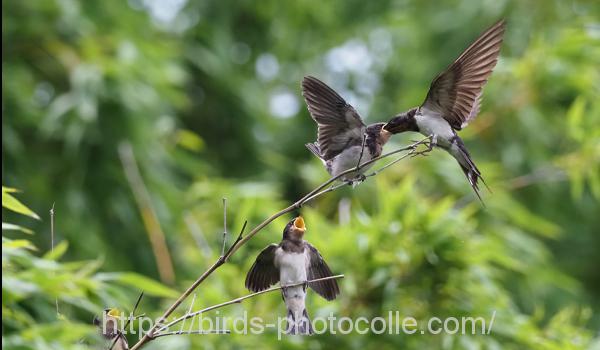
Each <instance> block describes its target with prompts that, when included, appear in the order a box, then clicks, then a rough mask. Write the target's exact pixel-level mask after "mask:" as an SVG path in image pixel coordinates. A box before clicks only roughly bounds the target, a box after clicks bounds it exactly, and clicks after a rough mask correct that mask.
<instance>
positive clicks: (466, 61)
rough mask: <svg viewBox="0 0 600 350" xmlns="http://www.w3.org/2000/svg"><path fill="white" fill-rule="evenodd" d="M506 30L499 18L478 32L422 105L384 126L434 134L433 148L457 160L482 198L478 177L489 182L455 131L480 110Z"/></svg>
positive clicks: (388, 128) (431, 144) (435, 81)
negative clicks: (482, 95) (484, 29)
mask: <svg viewBox="0 0 600 350" xmlns="http://www.w3.org/2000/svg"><path fill="white" fill-rule="evenodd" d="M504 30H505V21H504V20H500V21H499V22H497V23H496V24H494V25H493V26H491V27H490V28H489V29H488V30H486V31H485V32H483V33H482V34H481V35H479V37H478V38H477V40H475V41H474V42H473V43H472V44H471V45H470V46H469V47H467V49H466V50H465V51H464V52H463V53H462V54H461V55H460V56H459V57H458V58H457V59H456V60H455V61H454V62H453V63H452V64H451V65H450V66H449V67H448V68H446V70H444V71H443V72H442V73H440V74H439V75H438V76H437V77H436V78H435V79H433V82H432V83H431V86H430V87H429V92H428V93H427V97H426V98H425V101H424V102H423V104H421V106H419V107H415V108H412V109H410V110H408V111H406V112H403V113H400V114H398V115H396V116H395V117H394V118H392V119H391V120H390V121H389V122H388V123H387V124H386V125H385V126H384V127H383V129H384V130H387V131H389V132H390V133H392V134H397V133H401V132H405V131H416V132H420V133H421V134H423V135H425V136H428V137H431V143H430V147H434V146H435V147H438V148H441V149H443V150H445V151H447V152H448V153H450V154H451V155H452V156H453V157H454V158H455V159H456V160H457V161H458V164H459V165H460V167H461V169H462V171H463V172H464V173H465V176H466V177H467V180H468V181H469V184H470V185H471V187H472V188H473V190H474V191H475V194H476V195H477V197H478V198H479V200H481V196H480V195H479V186H478V180H480V179H481V181H482V182H483V184H484V185H485V186H486V187H487V185H486V184H485V180H484V179H483V177H482V176H481V172H480V171H479V169H478V168H477V166H476V165H475V163H474V162H473V159H472V158H471V155H470V153H469V151H468V150H467V147H466V146H465V143H464V142H463V140H462V139H461V138H460V137H459V136H458V135H457V134H456V132H457V131H460V130H461V129H462V128H464V127H465V126H467V124H468V123H469V122H470V121H472V120H473V119H474V118H475V117H476V116H477V114H478V113H479V109H480V106H481V94H482V91H483V87H484V85H485V83H486V82H487V80H488V78H489V76H490V75H491V74H492V70H493V69H494V67H495V66H496V62H497V61H498V55H499V54H500V46H501V45H502V40H503V36H504Z"/></svg>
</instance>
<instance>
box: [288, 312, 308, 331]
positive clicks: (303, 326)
mask: <svg viewBox="0 0 600 350" xmlns="http://www.w3.org/2000/svg"><path fill="white" fill-rule="evenodd" d="M285 332H286V333H287V334H290V335H311V334H313V328H312V324H311V323H310V318H309V317H308V313H307V312H306V309H304V311H302V317H301V318H300V319H299V320H296V318H295V316H294V313H293V312H292V310H290V309H288V312H287V327H286V331H285Z"/></svg>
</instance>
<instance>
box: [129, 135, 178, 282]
mask: <svg viewBox="0 0 600 350" xmlns="http://www.w3.org/2000/svg"><path fill="white" fill-rule="evenodd" d="M118 151H119V158H120V159H121V164H122V166H123V171H124V172H125V178H126V179H127V182H128V183H129V187H131V191H132V192H133V198H134V200H135V202H136V205H137V207H138V210H139V212H140V216H141V218H142V222H143V224H144V227H145V228H146V232H147V234H148V238H149V240H150V246H151V247H152V253H153V254H154V258H155V259H156V267H157V269H158V274H159V276H160V280H161V281H162V282H164V283H167V284H171V285H172V284H173V283H174V282H175V271H174V269H173V263H172V261H171V253H170V252H169V248H168V246H167V241H166V238H165V233H164V232H163V230H162V228H161V226H160V221H159V220H158V215H157V214H156V210H155V209H154V206H153V204H152V198H151V197H150V192H149V191H148V188H147V187H146V185H145V184H144V180H143V179H142V175H141V173H140V169H139V167H138V164H137V161H136V159H135V154H134V153H133V148H132V147H131V144H130V143H129V142H122V143H121V144H119V147H118Z"/></svg>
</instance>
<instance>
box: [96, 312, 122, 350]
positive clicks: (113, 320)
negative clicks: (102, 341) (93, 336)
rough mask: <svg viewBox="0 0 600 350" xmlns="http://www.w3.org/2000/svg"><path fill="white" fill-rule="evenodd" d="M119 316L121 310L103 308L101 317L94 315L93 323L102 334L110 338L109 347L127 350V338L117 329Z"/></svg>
mask: <svg viewBox="0 0 600 350" xmlns="http://www.w3.org/2000/svg"><path fill="white" fill-rule="evenodd" d="M120 317H121V312H120V311H119V310H118V309H114V308H113V309H104V311H103V313H102V319H99V318H98V317H94V324H95V325H96V326H98V328H99V329H100V333H101V334H102V336H103V337H104V338H106V339H108V340H110V344H111V345H112V348H111V349H113V350H128V349H129V344H128V343H127V338H125V335H124V334H123V332H121V331H120V330H119V321H120ZM113 344H114V345H113Z"/></svg>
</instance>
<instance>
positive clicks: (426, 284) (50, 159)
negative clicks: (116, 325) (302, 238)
mask: <svg viewBox="0 0 600 350" xmlns="http://www.w3.org/2000/svg"><path fill="white" fill-rule="evenodd" d="M2 10H3V11H2V21H3V24H2V39H3V40H2V51H3V54H2V72H3V79H2V182H3V185H4V186H9V187H14V188H18V189H20V190H22V191H23V193H18V194H15V196H16V197H18V198H19V199H21V200H22V201H23V202H24V203H25V204H27V205H28V206H29V207H30V208H31V209H33V210H34V211H36V212H37V213H38V214H39V215H40V216H41V217H42V220H40V221H35V220H31V219H29V218H24V217H22V216H19V215H17V214H14V213H12V212H10V211H6V210H3V222H11V223H18V224H20V225H22V226H25V227H28V228H31V229H32V230H33V231H35V234H34V235H25V234H23V233H20V232H12V231H10V232H9V231H5V232H3V236H4V237H6V239H5V241H4V243H5V244H11V243H12V244H13V245H12V246H11V249H14V248H15V247H14V245H18V244H15V243H14V242H15V241H19V242H22V240H29V241H31V242H32V243H33V244H34V245H35V246H36V247H37V251H33V250H31V249H27V248H23V247H21V248H22V250H18V251H17V253H15V254H14V255H13V254H12V253H11V254H5V247H4V244H3V260H2V262H3V263H2V266H3V283H2V289H3V347H4V346H5V345H6V346H7V348H15V347H18V346H22V347H23V348H39V349H41V348H43V347H44V346H49V347H50V348H57V349H58V348H63V347H64V348H70V347H74V348H76V347H79V346H83V345H81V344H79V345H77V342H78V341H79V340H80V339H82V338H84V339H86V340H84V343H92V342H93V341H94V340H93V339H91V336H90V335H89V334H88V333H89V332H90V328H89V327H86V326H84V325H87V324H89V323H90V320H91V318H92V315H93V314H94V313H95V312H99V310H100V309H101V308H102V307H104V306H105V305H111V306H118V307H121V308H123V309H130V308H131V305H132V304H133V302H134V301H135V299H136V296H137V293H138V292H139V289H148V288H150V289H151V288H152V287H149V286H148V283H151V282H150V281H148V280H144V281H143V282H140V281H139V279H135V278H138V277H137V276H138V275H136V277H135V278H134V277H132V276H131V275H123V276H125V277H123V276H122V275H119V276H121V277H119V278H115V275H106V273H108V272H122V271H135V272H137V273H139V274H140V275H145V276H147V277H150V278H152V279H156V280H160V277H159V275H158V270H157V266H156V259H155V256H154V254H153V252H152V249H151V245H150V242H149V239H148V234H147V232H146V229H145V227H144V225H143V223H142V220H141V217H140V214H139V210H138V207H137V205H136V202H135V201H134V197H133V194H132V190H131V187H130V185H129V184H128V182H127V180H126V178H125V175H124V171H123V166H122V164H121V161H120V158H119V152H118V149H119V146H120V145H125V144H130V145H131V146H132V147H133V151H134V154H135V158H136V161H137V163H138V164H139V167H140V172H141V175H142V178H143V180H144V183H145V185H146V187H147V190H148V192H149V194H150V197H151V201H152V204H153V206H154V208H155V210H156V213H157V218H158V220H159V222H160V224H161V227H162V229H163V231H164V233H165V236H166V241H167V247H168V249H169V251H170V254H171V257H172V260H173V265H174V270H175V274H176V280H175V283H174V284H173V285H171V288H172V289H175V290H183V289H184V288H186V287H187V286H188V285H189V284H190V283H191V281H193V280H194V279H195V278H196V277H197V276H198V275H199V274H200V273H201V272H202V271H204V269H206V268H207V267H208V266H209V264H210V263H212V262H213V261H214V260H215V259H216V257H217V256H218V254H219V253H220V237H221V235H220V232H222V217H221V215H222V214H221V210H222V207H221V198H222V197H227V198H228V200H229V228H230V230H232V231H237V230H238V229H239V228H240V227H241V224H242V223H243V221H244V220H246V219H247V220H248V221H249V224H250V226H251V227H253V226H255V225H256V224H258V223H259V222H260V221H261V220H262V219H264V218H266V217H267V216H268V215H270V214H271V213H273V212H275V211H276V210H279V209H281V208H283V207H284V206H287V205H288V203H290V202H291V201H293V200H295V199H297V198H298V197H299V196H300V195H301V194H303V193H305V192H307V191H308V190H310V189H311V188H313V187H314V186H316V185H317V184H319V183H320V182H322V181H324V180H326V179H327V175H326V172H325V171H324V170H323V168H322V167H321V164H320V163H319V162H318V161H317V160H316V159H315V158H314V157H313V156H312V155H311V154H310V153H309V152H308V151H307V150H306V149H305V148H304V143H306V142H310V141H313V140H314V138H315V133H316V127H315V124H314V123H313V122H312V120H311V119H310V118H309V115H308V112H307V111H306V108H305V105H304V101H303V100H302V97H301V94H300V81H301V80H302V77H303V76H305V75H309V74H311V75H315V76H318V77H320V78H321V79H322V80H324V81H327V82H328V83H330V84H331V85H332V86H334V87H335V88H336V89H337V90H338V91H340V93H341V94H342V95H343V96H344V97H346V98H347V99H348V100H349V101H350V102H351V103H353V104H354V105H355V106H356V107H357V108H358V110H359V111H360V112H361V113H363V117H364V118H365V119H366V120H367V121H368V122H374V121H383V120H387V119H388V118H389V117H390V116H392V115H393V114H395V113H397V112H400V111H403V110H406V109H408V108H410V107H413V106H415V105H418V104H419V103H420V102H421V101H422V100H423V98H424V96H425V94H426V91H427V88H428V85H429V83H430V81H431V80H432V78H433V77H434V76H435V75H436V74H437V73H438V72H440V71H441V70H442V69H443V68H444V67H446V66H447V65H448V64H449V63H451V62H452V60H453V59H455V58H456V57H457V56H458V55H459V54H460V52H461V50H463V49H464V48H465V47H466V46H467V45H468V44H469V43H470V42H471V41H472V40H474V38H475V37H476V36H477V35H478V34H479V33H480V32H481V31H483V30H484V29H485V28H487V27H488V26H490V25H491V24H492V23H494V22H496V21H497V20H498V19H500V18H503V17H505V18H506V19H507V32H506V35H505V41H504V45H503V47H502V51H501V58H500V60H499V63H498V65H497V67H496V69H495V71H494V74H493V75H492V76H491V79H490V82H489V83H488V85H487V86H486V89H485V92H484V99H483V107H482V112H481V114H480V116H479V117H478V119H477V120H476V121H475V122H473V123H472V124H471V125H470V126H469V127H468V128H467V129H465V130H464V131H463V132H461V137H464V139H465V142H466V144H467V146H468V147H469V149H470V150H471V152H472V155H473V158H474V160H475V161H476V162H477V164H478V166H479V167H480V169H481V170H482V172H483V174H484V176H485V179H486V180H487V183H488V184H489V186H490V187H491V189H492V191H493V193H491V194H489V193H485V194H484V201H485V203H486V208H483V207H482V206H481V205H480V204H479V203H478V202H477V200H476V197H475V196H474V195H473V193H472V192H471V189H470V188H469V186H468V183H467V181H466V180H465V179H464V176H463V174H462V172H461V171H460V169H459V167H458V165H457V164H456V163H455V161H454V160H453V159H452V158H450V157H449V156H448V155H447V154H445V153H443V152H440V151H435V152H433V153H432V154H431V156H429V157H427V158H415V159H410V160H405V161H402V162H400V163H398V164H397V165H395V166H394V167H393V168H391V169H389V170H388V171H386V172H385V173H382V174H381V175H380V176H377V177H376V178H372V179H369V180H368V181H367V182H366V183H364V184H362V185H360V186H358V187H357V188H355V189H353V190H350V189H342V190H340V191H337V192H335V193H332V194H328V195H327V196H325V197H323V198H321V199H319V200H317V201H316V202H314V203H312V204H310V205H309V206H308V207H306V208H304V209H303V210H302V214H303V215H305V217H306V221H307V226H308V231H307V236H306V238H307V239H308V240H309V241H311V242H312V243H313V244H314V245H315V246H317V247H318V248H319V249H320V250H321V252H322V254H323V255H324V256H325V258H326V259H327V261H328V262H329V265H330V266H331V267H332V269H333V270H334V272H336V273H344V274H346V278H345V279H344V280H341V281H340V286H341V289H342V294H341V296H340V298H339V299H337V300H335V301H333V302H325V301H324V300H322V299H320V298H319V297H318V296H317V295H316V294H315V293H310V294H309V300H308V306H309V312H310V313H311V314H312V315H313V316H317V315H328V314H329V312H330V311H331V312H333V313H334V314H336V315H338V316H340V317H341V316H351V317H355V318H356V317H358V316H367V317H375V316H378V315H382V314H386V313H387V310H399V311H400V312H401V313H402V315H403V316H414V317H415V318H417V319H419V320H427V319H428V318H429V317H432V316H437V317H447V316H457V317H460V316H463V315H472V316H488V315H490V314H491V312H492V311H493V310H496V311H497V316H496V320H495V326H494V330H493V332H492V334H491V335H489V336H481V335H479V336H450V335H437V336H431V335H423V336H422V335H400V336H389V335H383V336H375V335H373V334H370V335H358V334H351V335H347V336H339V335H338V336H331V335H322V336H315V337H311V338H305V339H292V340H284V341H277V340H276V336H275V334H274V333H268V334H266V335H261V336H242V335H230V336H216V335H210V336H190V337H167V338H164V339H161V340H159V341H156V342H154V343H153V344H151V345H150V346H148V349H151V348H155V349H158V348H169V347H171V348H180V349H182V348H246V347H248V348H253V347H267V346H268V347H281V348H290V347H291V348H303V349H307V348H309V349H320V348H323V349H325V348H331V347H333V346H338V347H340V348H365V347H366V348H368V349H371V348H376V347H377V348H379V349H382V348H397V347H398V346H401V347H402V348H411V349H412V348H414V349H422V348H440V347H442V348H456V349H464V348H468V349H479V348H489V349H495V348H498V349H499V348H503V349H504V348H514V349H522V348H535V349H567V348H576V349H578V348H588V347H591V346H594V345H593V344H595V346H596V347H598V346H600V345H599V341H598V329H599V328H600V317H599V316H598V315H599V311H600V269H599V268H598V266H600V257H599V255H598V250H599V248H600V236H599V233H600V218H599V215H598V214H599V213H600V99H599V98H598V96H599V95H600V94H599V93H600V70H599V67H600V6H599V5H598V2H597V1H541V0H539V1H444V2H437V1H431V2H428V1H293V2H292V1H289V2H283V1H260V2H253V1H236V2H234V1H189V2H186V1H185V0H182V1H160V0H154V1H142V0H130V1H127V2H125V1H79V2H78V1H68V0H62V1H4V2H3V4H2ZM416 138H420V136H419V135H416V134H412V135H411V134H406V135H402V136H399V137H396V138H395V139H394V140H393V142H392V143H390V144H389V145H388V146H386V147H387V148H386V149H387V150H393V149H394V147H399V146H400V145H404V144H406V143H408V142H410V140H413V139H416ZM53 203H55V207H56V213H57V214H56V235H57V241H62V242H68V245H69V248H68V250H67V252H66V253H65V255H64V256H62V257H61V258H60V260H58V261H59V262H54V261H53V260H52V259H51V257H50V258H49V257H45V258H40V257H41V256H42V255H43V254H44V253H45V252H47V251H48V250H49V248H50V238H49V237H50V228H49V216H48V210H49V209H50V207H51V206H52V204H53ZM290 218H291V216H289V217H284V218H281V219H278V220H277V221H276V222H275V223H274V224H272V225H271V226H269V227H268V228H267V229H265V230H264V231H263V232H261V233H260V234H259V235H258V236H257V237H256V238H255V239H253V240H252V241H251V242H250V243H249V244H248V245H247V246H245V247H244V248H242V249H241V250H240V251H239V252H238V253H237V254H236V255H235V256H234V258H233V259H232V261H231V264H228V265H226V266H225V267H223V268H222V269H221V270H219V271H218V272H217V273H216V274H215V275H214V276H212V277H211V278H210V279H209V280H208V281H207V282H206V284H204V285H203V286H202V287H201V289H200V290H199V291H198V298H197V302H196V308H200V307H202V306H208V305H211V304H214V303H219V302H222V301H225V300H228V299H230V298H234V297H238V296H241V295H244V294H245V293H246V291H245V290H244V287H243V279H244V277H245V273H246V271H247V270H248V268H249V267H250V265H251V263H252V261H253V259H254V257H255V256H256V254H257V253H258V251H259V249H262V247H264V246H265V245H267V244H268V243H270V242H275V241H278V240H279V239H280V234H281V230H282V228H283V226H284V224H285V222H286V221H287V220H289V219H290ZM230 240H231V238H230ZM24 244H25V243H24ZM63 244H64V243H63ZM82 270H83V272H82ZM57 271H58V272H57ZM53 273H54V274H57V276H59V277H60V278H62V279H59V280H57V279H56V278H54V277H52V276H55V275H53ZM5 275H6V278H5ZM108 276H112V277H110V278H109V277H108ZM164 282H165V283H166V284H168V281H164ZM32 285H33V286H35V288H29V287H31V286H32ZM153 286H154V287H155V288H158V289H157V290H154V296H148V297H147V298H145V299H144V301H143V303H142V311H143V312H145V313H146V314H148V315H150V316H153V317H156V316H158V315H159V314H160V313H161V311H162V310H164V308H165V307H166V306H167V305H169V302H170V301H172V300H173V294H172V293H170V291H165V290H162V289H160V286H156V285H153ZM26 287H27V288H26ZM151 294H152V293H151ZM55 296H56V297H58V298H59V304H60V309H61V315H62V316H61V318H60V320H56V314H55V310H54V297H55ZM160 296H162V297H160ZM244 310H247V311H248V312H249V314H250V315H257V316H261V317H264V318H265V319H266V320H267V321H269V320H274V319H275V317H276V316H280V315H284V313H285V310H284V307H283V305H282V303H281V298H280V296H279V295H277V293H273V294H270V295H265V296H262V297H259V298H255V299H252V300H249V301H248V302H246V303H244V304H242V305H236V306H234V307H229V308H227V309H222V310H221V315H224V314H225V315H228V316H232V317H233V316H235V315H241V314H242V312H243V311H244ZM75 330H77V331H75ZM91 331H93V329H92V330H91ZM19 344H20V345H19ZM46 348H48V347H46Z"/></svg>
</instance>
